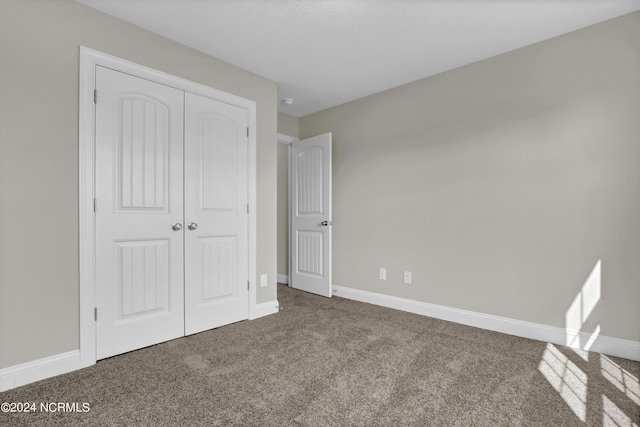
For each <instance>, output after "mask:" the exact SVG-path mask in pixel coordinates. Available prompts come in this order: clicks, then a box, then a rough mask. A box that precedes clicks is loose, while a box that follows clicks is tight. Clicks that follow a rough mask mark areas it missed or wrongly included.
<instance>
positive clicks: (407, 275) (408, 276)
mask: <svg viewBox="0 0 640 427" xmlns="http://www.w3.org/2000/svg"><path fill="white" fill-rule="evenodd" d="M404 284H405V285H410V284H411V272H410V271H405V272H404Z"/></svg>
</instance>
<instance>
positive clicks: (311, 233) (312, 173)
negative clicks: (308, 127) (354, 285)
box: [289, 133, 332, 297]
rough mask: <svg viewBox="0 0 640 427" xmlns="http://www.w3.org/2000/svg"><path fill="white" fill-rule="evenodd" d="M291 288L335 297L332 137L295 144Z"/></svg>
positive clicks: (292, 177) (291, 186) (316, 138)
mask: <svg viewBox="0 0 640 427" xmlns="http://www.w3.org/2000/svg"><path fill="white" fill-rule="evenodd" d="M289 171H290V172H289V173H290V177H291V180H290V184H291V185H290V197H291V219H290V222H291V232H290V236H291V237H290V239H291V242H290V248H291V249H290V251H291V267H290V270H291V272H290V274H289V281H290V285H291V287H293V288H296V289H300V290H303V291H307V292H312V293H314V294H318V295H322V296H325V297H331V293H332V290H331V133H326V134H323V135H318V136H314V137H313V138H308V139H304V140H302V141H297V142H294V143H292V144H291V165H290V169H289Z"/></svg>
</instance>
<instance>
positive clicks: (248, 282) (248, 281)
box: [247, 280, 251, 291]
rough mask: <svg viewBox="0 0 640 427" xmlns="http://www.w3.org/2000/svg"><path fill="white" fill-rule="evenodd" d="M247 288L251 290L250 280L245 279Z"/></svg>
mask: <svg viewBox="0 0 640 427" xmlns="http://www.w3.org/2000/svg"><path fill="white" fill-rule="evenodd" d="M247 290H248V291H250V290H251V280H247Z"/></svg>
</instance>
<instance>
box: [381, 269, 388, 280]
mask: <svg viewBox="0 0 640 427" xmlns="http://www.w3.org/2000/svg"><path fill="white" fill-rule="evenodd" d="M380 280H387V269H386V268H381V269H380Z"/></svg>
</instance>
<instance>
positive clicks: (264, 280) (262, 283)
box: [260, 274, 269, 288]
mask: <svg viewBox="0 0 640 427" xmlns="http://www.w3.org/2000/svg"><path fill="white" fill-rule="evenodd" d="M268 284H269V281H268V280H267V275H266V274H261V275H260V286H261V287H263V288H264V287H265V286H267V285H268Z"/></svg>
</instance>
